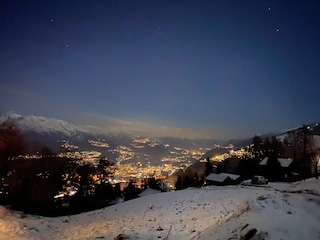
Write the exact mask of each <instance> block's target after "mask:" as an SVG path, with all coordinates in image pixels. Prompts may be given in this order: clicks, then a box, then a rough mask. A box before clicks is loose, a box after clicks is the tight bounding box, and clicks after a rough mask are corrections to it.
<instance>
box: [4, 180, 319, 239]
mask: <svg viewBox="0 0 320 240" xmlns="http://www.w3.org/2000/svg"><path fill="white" fill-rule="evenodd" d="M319 226H320V180H316V179H309V180H307V181H302V182H299V183H294V184H287V183H270V184H269V185H268V186H266V187H253V186H241V185H239V186H228V187H216V186H209V187H205V188H201V189H193V188H192V189H186V190H183V191H177V192H169V193H157V194H153V195H148V196H145V197H142V198H138V199H134V200H131V201H128V202H124V203H120V204H117V205H114V206H111V207H108V208H105V209H101V210H97V211H93V212H88V213H82V214H79V215H74V216H66V217H58V218H44V217H38V216H30V215H25V214H22V213H19V212H15V211H10V210H7V209H5V208H4V207H1V208H0V239H110V240H112V239H114V238H115V237H116V236H118V235H119V234H125V235H126V236H128V238H127V239H170V240H173V239H240V238H241V236H244V235H246V234H247V235H249V234H250V233H254V232H256V233H255V237H254V238H253V239H299V240H300V239H308V240H310V239H320V228H319Z"/></svg>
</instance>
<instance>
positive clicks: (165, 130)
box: [81, 113, 229, 139]
mask: <svg viewBox="0 0 320 240" xmlns="http://www.w3.org/2000/svg"><path fill="white" fill-rule="evenodd" d="M81 118H82V121H83V123H86V124H90V125H91V126H90V128H91V129H92V130H95V131H101V132H102V133H107V132H108V133H130V134H135V135H141V136H150V137H152V136H158V137H183V138H219V139H221V138H224V137H225V136H226V135H229V134H227V132H226V131H223V130H222V129H219V128H212V127H210V128H209V127H207V128H206V127H202V128H190V129H187V128H180V127H171V126H163V125H158V124H154V123H149V122H142V121H134V120H123V119H118V118H114V117H109V116H102V115H98V114H91V113H85V114H83V116H82V117H81Z"/></svg>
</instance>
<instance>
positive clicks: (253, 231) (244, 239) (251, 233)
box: [240, 228, 258, 240]
mask: <svg viewBox="0 0 320 240" xmlns="http://www.w3.org/2000/svg"><path fill="white" fill-rule="evenodd" d="M257 231H258V230H257V229H255V228H251V229H250V230H249V231H248V232H247V233H246V234H245V235H244V236H241V238H240V239H241V240H249V239H252V238H253V236H254V235H255V234H256V232H257Z"/></svg>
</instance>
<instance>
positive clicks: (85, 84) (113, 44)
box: [0, 0, 320, 138]
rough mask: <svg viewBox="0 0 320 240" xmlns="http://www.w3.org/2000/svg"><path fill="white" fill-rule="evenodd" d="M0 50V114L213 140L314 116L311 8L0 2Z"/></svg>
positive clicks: (315, 37)
mask: <svg viewBox="0 0 320 240" xmlns="http://www.w3.org/2000/svg"><path fill="white" fill-rule="evenodd" d="M0 54H1V55H0V56H1V58H0V81H1V82H0V83H1V85H0V113H5V112H8V111H14V112H16V113H19V114H24V115H29V114H34V115H41V116H46V117H55V118H59V119H63V120H67V121H70V122H72V123H77V124H98V125H102V126H104V125H105V126H107V125H110V124H125V125H128V126H129V125H130V124H136V125H135V126H136V127H141V128H143V127H144V126H149V128H148V129H150V133H151V131H152V129H154V130H157V131H158V132H159V131H161V129H163V131H167V132H168V134H170V133H171V134H172V135H177V134H178V135H179V134H180V135H181V136H190V137H203V136H206V137H218V138H239V137H251V136H253V135H254V134H259V133H261V134H262V133H267V132H274V131H278V130H283V129H287V128H292V127H297V126H299V125H301V124H303V123H311V122H315V121H319V120H320V106H319V103H320V101H319V95H320V1H318V0H315V1H312V0H308V1H304V0H300V1H296V0H287V1H283V0H275V1H267V0H248V1H246V0H244V1H239V0H234V1H228V0H221V1H214V0H211V1H197V0H194V1H172V0H170V1H162V0H161V1H151V0H149V1H132V0H130V1H121V0H114V1H103V0H92V1H80V0H76V1H71V0H70V1H65V0H63V1H57V0H54V1H43V0H39V1H33V0H25V1H23V0H21V1H13V0H2V1H1V2H0ZM150 126H151V127H150ZM176 130H177V131H176ZM183 132H184V133H185V134H184V133H183Z"/></svg>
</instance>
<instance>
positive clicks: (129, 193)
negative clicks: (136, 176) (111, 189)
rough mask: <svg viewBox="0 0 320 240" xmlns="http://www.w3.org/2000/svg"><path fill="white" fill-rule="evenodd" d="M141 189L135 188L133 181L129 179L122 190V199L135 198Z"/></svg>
mask: <svg viewBox="0 0 320 240" xmlns="http://www.w3.org/2000/svg"><path fill="white" fill-rule="evenodd" d="M140 193H141V190H140V189H138V188H136V187H135V185H134V182H133V181H130V182H129V184H128V186H127V187H126V189H125V190H124V200H125V201H128V200H131V199H134V198H137V197H138V196H139V194H140Z"/></svg>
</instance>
